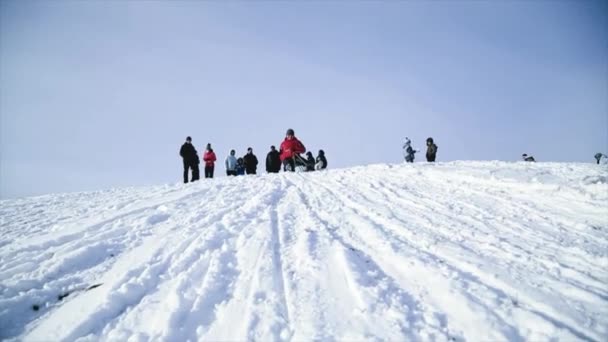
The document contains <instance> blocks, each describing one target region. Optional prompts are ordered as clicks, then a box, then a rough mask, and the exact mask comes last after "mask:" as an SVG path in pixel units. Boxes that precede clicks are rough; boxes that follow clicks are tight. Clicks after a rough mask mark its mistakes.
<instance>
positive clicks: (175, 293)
mask: <svg viewBox="0 0 608 342" xmlns="http://www.w3.org/2000/svg"><path fill="white" fill-rule="evenodd" d="M607 179H608V170H607V168H606V166H603V165H599V166H598V165H593V164H571V163H567V164H564V163H524V162H520V163H505V162H498V161H494V162H472V161H461V162H450V163H437V164H426V163H416V164H408V165H405V164H402V165H370V166H365V167H355V168H351V169H342V170H330V171H326V172H313V173H301V174H278V175H260V176H245V177H237V178H224V179H214V180H204V181H200V182H198V183H194V184H175V185H165V186H156V187H149V188H128V189H115V190H108V191H98V192H91V193H73V194H59V195H47V196H40V197H32V198H22V199H15V200H4V201H0V234H1V236H2V240H1V241H0V339H8V340H13V339H14V340H24V341H40V340H45V341H46V340H50V341H73V340H82V341H88V340H107V341H127V340H129V341H140V340H142V341H146V340H162V341H186V340H191V341H194V340H250V339H253V340H281V341H299V340H327V339H338V340H369V339H380V340H394V341H404V340H406V341H408V340H438V341H454V340H456V341H460V340H473V341H475V340H484V341H487V340H549V339H558V340H567V341H570V340H590V341H602V340H605V338H606V336H608V271H607V270H608V182H607V181H606V180H607Z"/></svg>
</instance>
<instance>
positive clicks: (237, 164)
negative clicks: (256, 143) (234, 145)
mask: <svg viewBox="0 0 608 342" xmlns="http://www.w3.org/2000/svg"><path fill="white" fill-rule="evenodd" d="M224 164H225V166H226V176H240V175H244V174H245V173H246V174H248V175H255V174H256V173H257V169H258V157H256V156H255V154H253V149H252V148H251V147H249V148H247V154H245V155H244V156H242V157H239V158H237V157H236V151H235V150H230V154H228V157H226V160H225V161H224Z"/></svg>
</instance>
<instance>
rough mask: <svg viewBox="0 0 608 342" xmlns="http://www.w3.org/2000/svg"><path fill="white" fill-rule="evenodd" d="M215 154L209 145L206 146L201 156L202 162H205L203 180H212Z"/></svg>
mask: <svg viewBox="0 0 608 342" xmlns="http://www.w3.org/2000/svg"><path fill="white" fill-rule="evenodd" d="M216 160H217V158H216V157H215V152H213V149H212V148H211V144H207V148H206V149H205V154H204V155H203V161H204V162H205V178H213V171H214V169H215V161H216Z"/></svg>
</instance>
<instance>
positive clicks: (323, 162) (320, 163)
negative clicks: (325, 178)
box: [315, 150, 327, 170]
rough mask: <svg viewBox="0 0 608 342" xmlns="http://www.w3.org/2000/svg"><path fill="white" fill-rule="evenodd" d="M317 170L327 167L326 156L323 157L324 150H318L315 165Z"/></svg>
mask: <svg viewBox="0 0 608 342" xmlns="http://www.w3.org/2000/svg"><path fill="white" fill-rule="evenodd" d="M315 168H316V169H317V170H324V169H326V168H327V158H325V151H323V150H319V155H318V156H317V164H316V165H315Z"/></svg>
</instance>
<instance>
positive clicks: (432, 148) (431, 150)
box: [426, 138, 437, 162]
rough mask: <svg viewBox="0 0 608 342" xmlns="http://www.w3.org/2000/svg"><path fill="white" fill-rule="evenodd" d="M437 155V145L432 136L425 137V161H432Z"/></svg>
mask: <svg viewBox="0 0 608 342" xmlns="http://www.w3.org/2000/svg"><path fill="white" fill-rule="evenodd" d="M436 156H437V145H435V142H434V141H433V138H427V139H426V161H427V162H434V161H435V157H436Z"/></svg>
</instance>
